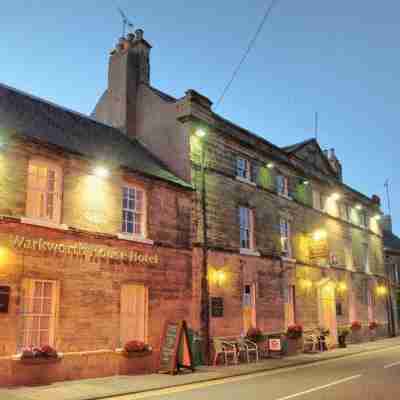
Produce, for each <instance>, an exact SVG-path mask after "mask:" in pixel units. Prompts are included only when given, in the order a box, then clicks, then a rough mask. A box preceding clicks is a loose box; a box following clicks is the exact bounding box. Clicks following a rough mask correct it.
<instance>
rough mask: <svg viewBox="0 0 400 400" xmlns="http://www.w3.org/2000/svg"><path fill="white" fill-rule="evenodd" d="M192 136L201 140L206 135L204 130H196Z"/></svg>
mask: <svg viewBox="0 0 400 400" xmlns="http://www.w3.org/2000/svg"><path fill="white" fill-rule="evenodd" d="M194 134H195V135H196V136H197V137H199V138H203V137H205V136H206V135H207V133H206V131H205V130H204V129H196V131H195V132H194Z"/></svg>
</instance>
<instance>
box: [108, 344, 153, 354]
mask: <svg viewBox="0 0 400 400" xmlns="http://www.w3.org/2000/svg"><path fill="white" fill-rule="evenodd" d="M116 352H117V353H122V354H123V355H124V356H126V357H140V356H144V355H147V354H149V353H150V352H151V347H150V346H149V345H147V344H146V343H144V342H142V341H140V340H130V341H129V342H126V343H125V345H124V347H123V348H122V349H116Z"/></svg>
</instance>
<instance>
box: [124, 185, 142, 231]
mask: <svg viewBox="0 0 400 400" xmlns="http://www.w3.org/2000/svg"><path fill="white" fill-rule="evenodd" d="M122 232H123V233H127V234H130V235H136V236H143V237H144V236H145V194H144V191H143V190H141V189H138V188H136V187H133V186H125V187H124V188H123V193H122Z"/></svg>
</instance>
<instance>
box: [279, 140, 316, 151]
mask: <svg viewBox="0 0 400 400" xmlns="http://www.w3.org/2000/svg"><path fill="white" fill-rule="evenodd" d="M313 140H315V139H314V138H311V139H307V140H303V141H302V142H299V143H295V144H292V145H290V146H285V147H282V150H283V151H285V152H286V153H295V152H296V151H298V150H300V149H301V148H302V147H304V146H306V145H307V144H309V143H311V142H312V141H313Z"/></svg>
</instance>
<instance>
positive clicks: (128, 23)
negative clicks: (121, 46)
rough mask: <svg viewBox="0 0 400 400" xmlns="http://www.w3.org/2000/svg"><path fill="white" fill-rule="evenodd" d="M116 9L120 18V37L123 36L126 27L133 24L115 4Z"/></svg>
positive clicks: (129, 27) (130, 27)
mask: <svg viewBox="0 0 400 400" xmlns="http://www.w3.org/2000/svg"><path fill="white" fill-rule="evenodd" d="M117 9H118V12H119V14H120V15H121V18H122V37H125V33H126V30H127V29H126V28H127V27H128V30H130V29H132V28H133V24H132V22H131V21H130V19H129V18H128V17H127V16H126V14H125V13H124V11H123V10H122V9H121V8H120V7H118V6H117Z"/></svg>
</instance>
